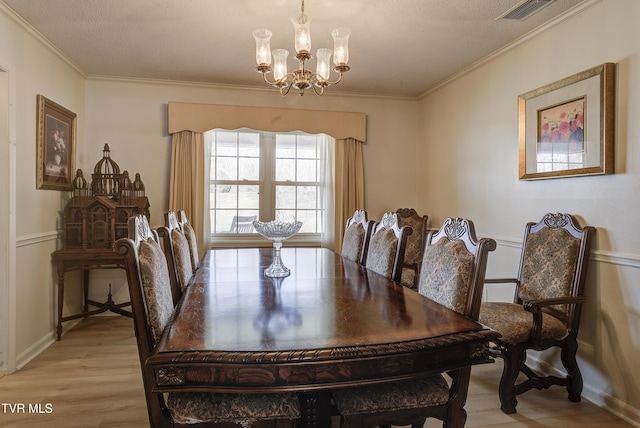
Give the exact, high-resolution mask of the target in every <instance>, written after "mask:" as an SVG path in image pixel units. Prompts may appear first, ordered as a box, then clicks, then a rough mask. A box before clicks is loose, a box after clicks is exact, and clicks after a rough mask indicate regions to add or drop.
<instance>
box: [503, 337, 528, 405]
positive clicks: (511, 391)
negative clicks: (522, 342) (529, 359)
mask: <svg viewBox="0 0 640 428" xmlns="http://www.w3.org/2000/svg"><path fill="white" fill-rule="evenodd" d="M500 351H501V353H502V359H503V360H504V368H503V369H502V377H501V378H500V387H499V390H498V395H499V396H500V409H501V410H502V411H503V412H504V413H506V414H508V415H509V414H512V413H515V412H516V406H517V405H518V400H517V399H516V387H515V383H516V379H517V378H518V374H519V373H520V362H521V361H523V359H524V358H526V351H524V350H520V349H519V347H518V346H517V345H509V344H501V345H500Z"/></svg>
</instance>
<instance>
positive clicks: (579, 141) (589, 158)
mask: <svg viewBox="0 0 640 428" xmlns="http://www.w3.org/2000/svg"><path fill="white" fill-rule="evenodd" d="M614 73H615V64H613V63H605V64H602V65H600V66H597V67H594V68H591V69H589V70H585V71H583V72H581V73H577V74H575V75H573V76H570V77H567V78H565V79H562V80H559V81H557V82H554V83H551V84H549V85H546V86H543V87H541V88H538V89H535V90H533V91H530V92H527V93H525V94H522V95H520V96H519V97H518V121H519V124H518V139H519V168H518V169H519V178H520V179H521V180H532V179H541V178H557V177H567V176H578V175H594V174H612V173H613V172H614V163H613V145H614V123H615V121H614V107H615V83H614V82H615V80H614Z"/></svg>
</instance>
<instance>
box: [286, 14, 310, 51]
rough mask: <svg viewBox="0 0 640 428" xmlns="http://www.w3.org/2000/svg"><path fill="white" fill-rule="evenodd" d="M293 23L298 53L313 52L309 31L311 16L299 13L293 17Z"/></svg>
mask: <svg viewBox="0 0 640 428" xmlns="http://www.w3.org/2000/svg"><path fill="white" fill-rule="evenodd" d="M291 22H292V23H293V29H294V32H295V35H294V37H295V42H296V52H300V51H306V52H311V30H310V29H309V24H310V23H311V16H310V15H307V14H305V13H302V12H299V13H296V14H295V15H293V16H292V17H291Z"/></svg>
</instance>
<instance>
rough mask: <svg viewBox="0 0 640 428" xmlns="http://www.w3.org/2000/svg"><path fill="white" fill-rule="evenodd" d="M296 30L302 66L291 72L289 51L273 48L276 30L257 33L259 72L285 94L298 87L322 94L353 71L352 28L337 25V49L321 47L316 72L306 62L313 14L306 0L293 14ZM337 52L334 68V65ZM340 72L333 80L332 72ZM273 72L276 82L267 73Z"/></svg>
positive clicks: (297, 50) (297, 53)
mask: <svg viewBox="0 0 640 428" xmlns="http://www.w3.org/2000/svg"><path fill="white" fill-rule="evenodd" d="M291 22H292V23H293V29H294V45H295V49H296V55H295V57H296V59H297V60H298V68H297V69H296V70H294V71H292V72H290V73H289V72H288V71H287V58H288V56H289V51H287V50H285V49H275V50H273V51H271V36H272V35H273V33H272V32H271V31H269V30H267V29H264V28H260V29H257V30H255V31H254V32H253V37H254V39H255V41H256V63H257V64H258V66H257V67H256V71H258V72H259V73H262V76H263V78H264V81H265V82H266V83H267V84H268V85H271V86H273V87H275V88H278V89H279V90H280V94H281V95H282V96H285V95H287V94H288V93H289V91H290V90H291V88H295V89H297V90H298V93H299V94H300V95H301V96H302V95H304V91H305V90H306V89H309V88H311V89H313V92H314V93H315V94H316V95H322V94H323V93H324V88H326V87H327V86H330V85H336V84H338V83H340V81H341V80H342V75H343V73H346V72H347V71H349V69H350V67H349V66H348V65H347V63H348V62H349V36H350V35H351V31H350V30H349V29H348V28H337V29H335V30H333V31H332V32H331V35H332V36H333V50H331V49H329V48H320V49H318V50H317V51H316V55H315V56H316V72H315V73H312V72H311V71H310V70H308V69H306V68H305V63H306V61H308V60H310V59H311V31H310V23H311V16H310V15H307V14H305V12H304V0H302V2H301V6H300V12H299V13H296V14H294V15H293V16H292V17H291ZM332 55H333V63H334V65H335V66H334V67H333V69H332V68H331V66H330V63H331V56H332ZM272 62H273V67H272V66H271V64H272ZM332 70H333V71H334V72H336V73H338V77H337V79H336V80H335V81H331V80H330V78H331V71H332ZM272 71H273V79H274V80H273V81H271V80H269V79H268V77H267V74H269V73H271V72H272Z"/></svg>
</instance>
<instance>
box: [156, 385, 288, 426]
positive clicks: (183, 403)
mask: <svg viewBox="0 0 640 428" xmlns="http://www.w3.org/2000/svg"><path fill="white" fill-rule="evenodd" d="M166 403H167V408H168V409H169V410H170V411H171V416H172V417H173V420H174V421H175V422H177V423H182V424H195V423H203V422H214V423H224V422H230V423H235V424H238V425H240V426H242V427H248V426H251V424H252V423H255V422H256V421H259V420H272V419H291V420H295V419H299V418H300V404H299V403H298V397H297V395H296V394H295V393H282V394H212V393H206V392H184V393H169V394H167V396H166Z"/></svg>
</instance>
